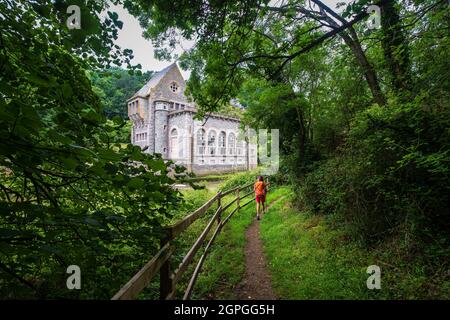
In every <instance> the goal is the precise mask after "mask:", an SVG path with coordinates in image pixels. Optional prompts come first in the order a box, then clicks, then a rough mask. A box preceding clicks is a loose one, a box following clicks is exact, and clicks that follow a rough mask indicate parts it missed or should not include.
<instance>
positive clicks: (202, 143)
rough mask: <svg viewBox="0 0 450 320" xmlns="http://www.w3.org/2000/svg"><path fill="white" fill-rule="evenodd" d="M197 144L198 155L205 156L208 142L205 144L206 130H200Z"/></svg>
mask: <svg viewBox="0 0 450 320" xmlns="http://www.w3.org/2000/svg"><path fill="white" fill-rule="evenodd" d="M196 142H197V153H198V154H202V155H203V154H205V149H206V148H205V145H206V142H205V130H204V129H199V130H198V131H197V139H196Z"/></svg>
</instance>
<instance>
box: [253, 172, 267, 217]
mask: <svg viewBox="0 0 450 320" xmlns="http://www.w3.org/2000/svg"><path fill="white" fill-rule="evenodd" d="M269 185H270V182H267V183H266V182H264V178H263V177H262V176H259V177H258V180H257V181H256V182H255V184H254V185H253V190H254V191H255V200H256V219H257V220H260V219H261V209H262V208H264V209H265V202H266V192H265V191H264V190H265V189H266V187H268V186H269Z"/></svg>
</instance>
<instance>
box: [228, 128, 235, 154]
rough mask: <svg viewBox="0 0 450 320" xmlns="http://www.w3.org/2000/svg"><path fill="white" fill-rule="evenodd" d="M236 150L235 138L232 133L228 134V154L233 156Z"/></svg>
mask: <svg viewBox="0 0 450 320" xmlns="http://www.w3.org/2000/svg"><path fill="white" fill-rule="evenodd" d="M235 148H236V137H235V135H234V133H233V132H230V133H229V134H228V154H229V155H233V154H234V153H235Z"/></svg>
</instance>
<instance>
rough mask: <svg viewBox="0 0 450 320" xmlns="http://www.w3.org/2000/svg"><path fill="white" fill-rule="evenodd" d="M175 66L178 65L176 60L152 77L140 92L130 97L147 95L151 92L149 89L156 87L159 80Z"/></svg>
mask: <svg viewBox="0 0 450 320" xmlns="http://www.w3.org/2000/svg"><path fill="white" fill-rule="evenodd" d="M173 67H176V62H174V63H172V64H171V65H170V66H168V67H165V68H164V69H162V70H161V71H159V72H158V73H156V74H155V75H154V76H153V77H151V78H150V80H149V81H148V82H147V83H146V84H145V85H144V86H143V87H142V88H141V89H139V91H138V92H136V93H135V94H134V95H133V96H132V97H131V98H130V99H133V98H135V97H137V96H142V97H145V96H147V95H148V94H149V91H150V89H151V88H154V87H155V86H156V85H157V84H158V83H159V81H161V79H162V78H163V77H164V76H165V75H166V73H167V72H169V70H170V69H172V68H173Z"/></svg>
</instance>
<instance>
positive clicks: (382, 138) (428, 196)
mask: <svg viewBox="0 0 450 320" xmlns="http://www.w3.org/2000/svg"><path fill="white" fill-rule="evenodd" d="M449 135H450V114H449V112H448V110H444V111H441V112H440V113H434V112H431V111H427V110H426V109H425V108H423V107H421V106H420V104H419V103H409V104H400V105H396V104H394V103H391V105H390V106H389V107H387V109H382V108H380V107H373V108H370V109H369V110H367V111H365V112H363V113H361V114H359V116H357V117H356V119H355V121H354V123H353V126H352V129H351V131H350V135H349V139H348V141H347V144H346V146H345V149H344V152H343V154H342V155H341V156H339V157H337V158H335V159H331V160H328V161H325V162H323V163H321V164H320V165H319V166H318V167H317V168H316V169H315V170H314V171H313V172H312V173H310V174H309V175H308V176H307V177H306V179H305V181H304V184H303V185H302V188H301V193H300V195H299V197H300V199H299V200H301V203H302V204H303V205H305V206H306V207H307V208H308V209H309V210H311V211H314V212H319V213H322V214H328V213H337V214H338V215H340V216H342V217H343V218H345V221H347V222H349V224H351V226H353V227H354V231H355V234H357V235H358V236H360V237H361V238H363V239H365V240H370V241H374V240H381V239H383V238H385V237H386V236H388V235H392V234H398V233H399V232H400V230H402V232H407V233H408V235H409V236H410V237H405V239H410V240H412V239H414V237H420V238H421V239H422V240H424V241H423V242H422V243H433V245H432V246H428V247H429V248H435V249H436V250H434V253H436V254H439V255H441V254H442V255H443V254H445V250H444V249H443V248H447V247H448V245H447V244H448V242H449V237H448V231H449V221H450V220H449V209H448V208H449V202H450V197H449V195H450V192H449V190H450V179H449V178H450V177H449V162H450V161H449V159H450V157H449V155H450V154H449V153H450V139H449V138H450V137H449ZM409 245H410V246H412V247H414V246H415V244H414V243H413V241H410V242H409Z"/></svg>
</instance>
